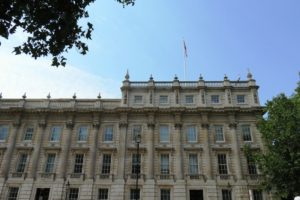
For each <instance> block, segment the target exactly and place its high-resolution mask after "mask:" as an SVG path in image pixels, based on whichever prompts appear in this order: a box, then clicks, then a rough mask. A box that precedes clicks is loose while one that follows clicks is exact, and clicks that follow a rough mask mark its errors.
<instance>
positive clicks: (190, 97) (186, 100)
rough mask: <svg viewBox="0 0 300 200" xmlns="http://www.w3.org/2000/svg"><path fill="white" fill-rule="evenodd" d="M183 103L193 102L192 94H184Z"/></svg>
mask: <svg viewBox="0 0 300 200" xmlns="http://www.w3.org/2000/svg"><path fill="white" fill-rule="evenodd" d="M185 103H194V96H193V95H186V96H185Z"/></svg>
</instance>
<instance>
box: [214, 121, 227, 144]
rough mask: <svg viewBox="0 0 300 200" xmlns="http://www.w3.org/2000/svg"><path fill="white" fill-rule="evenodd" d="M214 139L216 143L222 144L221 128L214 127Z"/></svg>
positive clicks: (218, 126)
mask: <svg viewBox="0 0 300 200" xmlns="http://www.w3.org/2000/svg"><path fill="white" fill-rule="evenodd" d="M215 138H216V142H224V141H225V140H224V134H223V126H220V125H217V126H215Z"/></svg>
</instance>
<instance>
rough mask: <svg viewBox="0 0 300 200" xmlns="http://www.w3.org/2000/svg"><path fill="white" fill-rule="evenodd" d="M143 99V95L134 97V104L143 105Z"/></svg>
mask: <svg viewBox="0 0 300 200" xmlns="http://www.w3.org/2000/svg"><path fill="white" fill-rule="evenodd" d="M139 98H140V99H139ZM143 99H144V98H143V95H134V96H133V103H134V104H143Z"/></svg>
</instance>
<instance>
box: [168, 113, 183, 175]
mask: <svg viewBox="0 0 300 200" xmlns="http://www.w3.org/2000/svg"><path fill="white" fill-rule="evenodd" d="M181 128H182V123H181V115H180V114H175V131H174V137H173V144H174V148H175V163H174V164H175V175H176V179H183V174H184V171H183V165H184V163H183V147H182V131H181ZM170 134H172V133H170Z"/></svg>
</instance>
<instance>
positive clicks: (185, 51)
mask: <svg viewBox="0 0 300 200" xmlns="http://www.w3.org/2000/svg"><path fill="white" fill-rule="evenodd" d="M183 48H184V56H185V57H186V58H187V57H188V54H187V48H186V45H185V41H184V40H183Z"/></svg>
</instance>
